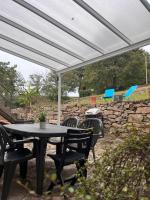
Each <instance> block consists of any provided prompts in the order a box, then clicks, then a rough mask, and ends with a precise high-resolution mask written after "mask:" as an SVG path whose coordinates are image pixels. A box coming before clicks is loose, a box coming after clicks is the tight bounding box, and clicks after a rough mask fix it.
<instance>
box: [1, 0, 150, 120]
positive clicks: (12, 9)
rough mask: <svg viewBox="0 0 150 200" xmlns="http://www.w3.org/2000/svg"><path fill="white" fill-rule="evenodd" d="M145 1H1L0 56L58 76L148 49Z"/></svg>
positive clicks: (148, 9)
mask: <svg viewBox="0 0 150 200" xmlns="http://www.w3.org/2000/svg"><path fill="white" fill-rule="evenodd" d="M149 2H150V0H0V50H2V51H5V52H8V53H10V54H13V55H15V56H18V57H21V58H23V59H26V60H28V61H31V62H33V63H36V64H39V65H42V66H44V67H47V68H49V69H51V70H53V71H55V72H57V73H58V75H59V90H58V123H60V102H61V73H64V72H66V71H69V70H72V69H75V68H78V67H81V66H85V65H87V64H90V63H94V62H96V61H99V60H103V59H106V58H109V57H112V56H115V55H118V54H121V53H123V52H126V51H129V50H132V49H135V48H138V47H142V46H145V45H148V44H150V4H149Z"/></svg>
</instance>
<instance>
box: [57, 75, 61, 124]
mask: <svg viewBox="0 0 150 200" xmlns="http://www.w3.org/2000/svg"><path fill="white" fill-rule="evenodd" d="M60 117H61V74H60V73H59V74H58V118H57V125H60Z"/></svg>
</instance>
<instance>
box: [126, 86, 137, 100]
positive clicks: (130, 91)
mask: <svg viewBox="0 0 150 200" xmlns="http://www.w3.org/2000/svg"><path fill="white" fill-rule="evenodd" d="M137 87H138V86H137V85H133V86H131V87H130V88H129V89H128V90H127V91H126V93H125V94H124V97H129V96H130V95H131V94H132V93H133V92H134V91H135V90H136V89H137Z"/></svg>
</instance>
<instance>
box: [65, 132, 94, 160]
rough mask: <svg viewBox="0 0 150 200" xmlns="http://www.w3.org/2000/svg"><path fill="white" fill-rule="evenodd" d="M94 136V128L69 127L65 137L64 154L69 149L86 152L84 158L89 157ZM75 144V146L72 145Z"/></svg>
mask: <svg viewBox="0 0 150 200" xmlns="http://www.w3.org/2000/svg"><path fill="white" fill-rule="evenodd" d="M92 137H93V130H92V129H88V130H74V129H69V130H68V131H67V135H66V136H65V137H64V146H63V151H62V152H63V156H64V157H65V154H66V152H67V151H68V149H69V150H71V151H74V152H79V153H82V154H84V159H87V158H88V155H89V151H90V148H91V143H92ZM72 145H73V146H72Z"/></svg>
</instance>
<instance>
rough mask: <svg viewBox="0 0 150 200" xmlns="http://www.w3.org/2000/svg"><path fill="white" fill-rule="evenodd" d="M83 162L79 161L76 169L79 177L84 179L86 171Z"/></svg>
mask: <svg viewBox="0 0 150 200" xmlns="http://www.w3.org/2000/svg"><path fill="white" fill-rule="evenodd" d="M85 162H86V161H85V160H80V161H79V163H78V166H77V169H78V171H79V174H80V177H81V176H84V177H85V178H86V177H87V169H86V166H85Z"/></svg>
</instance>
